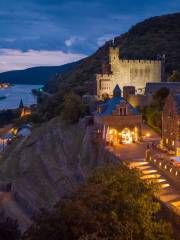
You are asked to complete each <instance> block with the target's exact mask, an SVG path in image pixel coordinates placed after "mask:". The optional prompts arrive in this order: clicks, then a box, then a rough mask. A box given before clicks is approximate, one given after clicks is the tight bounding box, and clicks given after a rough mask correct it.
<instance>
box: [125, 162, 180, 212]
mask: <svg viewBox="0 0 180 240" xmlns="http://www.w3.org/2000/svg"><path fill="white" fill-rule="evenodd" d="M129 166H130V168H136V169H138V170H139V171H140V172H141V173H142V177H141V178H142V179H144V180H151V179H152V180H155V181H157V182H158V183H159V184H160V189H161V190H160V193H159V195H158V197H159V198H160V200H161V201H162V202H164V203H165V204H166V205H167V206H168V207H171V208H172V209H173V210H174V211H175V212H176V213H177V214H178V215H179V216H180V194H179V193H178V192H177V191H176V190H175V189H174V188H173V187H172V186H171V185H170V184H169V182H168V180H167V179H166V178H165V177H164V176H162V175H161V173H160V172H158V169H155V167H153V166H152V165H151V164H150V163H149V162H147V161H146V160H145V159H136V160H135V161H133V162H131V163H130V165H129Z"/></svg>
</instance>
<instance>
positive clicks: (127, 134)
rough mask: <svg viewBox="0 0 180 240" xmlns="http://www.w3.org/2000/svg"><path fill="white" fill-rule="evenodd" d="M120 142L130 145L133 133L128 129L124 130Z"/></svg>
mask: <svg viewBox="0 0 180 240" xmlns="http://www.w3.org/2000/svg"><path fill="white" fill-rule="evenodd" d="M121 142H122V143H123V144H130V143H132V142H133V133H132V132H131V130H130V129H129V128H124V129H123V130H122V132H121Z"/></svg>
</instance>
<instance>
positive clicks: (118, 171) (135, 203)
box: [24, 165, 171, 240]
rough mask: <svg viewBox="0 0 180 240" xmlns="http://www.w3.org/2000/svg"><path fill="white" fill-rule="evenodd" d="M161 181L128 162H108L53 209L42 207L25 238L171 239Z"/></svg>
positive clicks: (31, 239) (74, 239)
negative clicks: (158, 196) (148, 180)
mask: <svg viewBox="0 0 180 240" xmlns="http://www.w3.org/2000/svg"><path fill="white" fill-rule="evenodd" d="M156 191H157V186H156V185H154V184H148V185H147V184H145V183H144V182H143V181H142V180H141V179H140V178H139V174H138V173H137V172H136V171H134V170H130V169H129V168H127V167H126V166H122V165H121V166H118V165H117V166H111V165H110V166H105V167H102V168H99V169H97V170H96V171H95V172H94V174H93V175H92V176H91V177H90V178H89V180H88V181H87V183H85V184H84V185H83V186H82V187H81V188H80V189H79V190H78V191H77V192H76V193H75V194H74V195H73V196H72V197H71V198H66V199H64V200H63V201H61V202H60V203H59V204H57V205H56V206H55V208H54V210H53V211H50V212H48V211H45V210H44V211H42V212H41V214H40V215H39V216H37V217H35V219H34V220H35V223H34V224H33V225H32V226H31V227H30V229H29V230H28V231H27V232H26V233H25V236H24V238H25V239H27V240H41V239H42V240H44V239H48V240H58V239H61V240H76V239H81V240H85V239H86V240H88V239H91V240H92V239H99V240H100V239H102V240H103V239H108V240H117V239H118V240H121V239H122V240H126V239H127V240H128V239H141V240H162V239H163V240H168V239H171V226H170V225H169V224H168V223H167V222H165V221H163V220H162V219H160V218H159V216H158V212H159V210H160V204H159V203H158V202H157V201H156V200H155V199H154V192H156Z"/></svg>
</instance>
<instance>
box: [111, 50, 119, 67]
mask: <svg viewBox="0 0 180 240" xmlns="http://www.w3.org/2000/svg"><path fill="white" fill-rule="evenodd" d="M118 61H119V48H118V47H110V48H109V62H110V64H113V63H117V62H118Z"/></svg>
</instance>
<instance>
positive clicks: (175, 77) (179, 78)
mask: <svg viewBox="0 0 180 240" xmlns="http://www.w3.org/2000/svg"><path fill="white" fill-rule="evenodd" d="M168 81H169V82H180V72H179V71H176V70H173V72H172V74H171V76H170V77H169V78H168Z"/></svg>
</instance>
